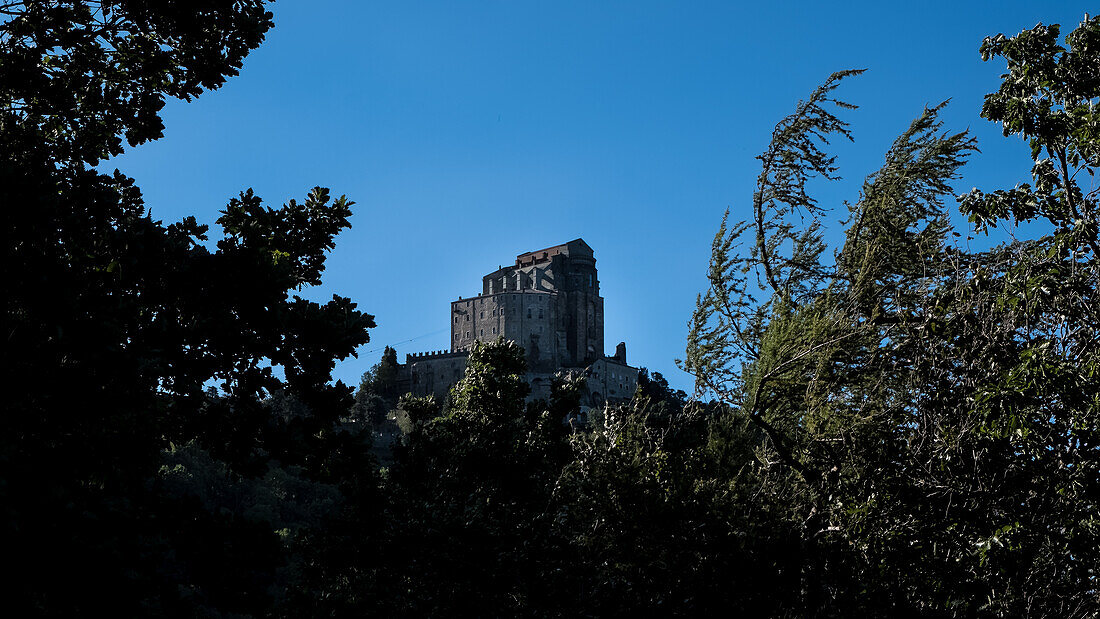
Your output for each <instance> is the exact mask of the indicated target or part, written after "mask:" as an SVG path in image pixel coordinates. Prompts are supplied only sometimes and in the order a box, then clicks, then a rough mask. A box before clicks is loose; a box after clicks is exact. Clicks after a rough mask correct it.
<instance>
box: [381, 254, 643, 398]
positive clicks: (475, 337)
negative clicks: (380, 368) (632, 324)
mask: <svg viewBox="0 0 1100 619" xmlns="http://www.w3.org/2000/svg"><path fill="white" fill-rule="evenodd" d="M450 323H451V349H450V350H449V351H435V352H424V353H414V354H410V355H406V357H405V363H404V364H403V365H401V366H400V372H399V376H400V379H399V380H400V381H401V382H402V383H404V384H403V385H400V387H402V389H401V391H402V392H412V393H413V394H415V395H428V394H434V395H436V396H437V397H442V396H444V395H445V394H446V393H447V390H448V389H450V388H451V386H452V385H454V384H455V383H456V382H458V380H459V379H461V378H462V375H463V373H464V371H465V369H466V357H467V355H468V354H469V350H470V347H471V346H472V345H473V343H474V342H475V341H482V342H488V341H494V340H496V339H497V338H499V337H503V338H504V339H506V340H512V341H514V342H516V343H518V344H519V345H521V346H523V348H524V349H525V350H526V351H527V365H528V374H527V381H528V382H529V383H530V385H531V397H532V398H549V397H550V379H551V377H553V375H554V374H555V373H557V372H559V371H563V370H564V371H569V370H572V371H575V372H579V373H583V374H585V375H586V376H587V377H588V381H587V385H588V387H587V393H586V394H585V395H584V398H583V401H582V403H583V404H585V405H588V406H601V405H602V404H603V403H604V402H607V401H615V400H621V399H627V398H630V397H631V396H632V395H633V394H634V390H635V388H636V387H637V382H638V369H637V368H634V367H631V366H629V365H627V363H626V344H625V343H622V342H620V343H619V345H618V346H616V347H615V354H614V355H606V354H604V347H603V346H604V342H603V297H601V296H600V280H599V279H598V278H597V277H596V257H595V255H594V254H593V252H592V248H591V247H589V246H588V244H587V243H585V242H584V241H583V240H582V239H576V240H573V241H569V242H568V243H565V244H562V245H556V246H554V247H547V248H546V249H540V250H538V251H532V252H527V253H525V254H520V255H519V256H516V263H515V264H514V265H512V266H508V267H504V268H501V269H497V270H496V271H493V272H492V273H489V274H488V275H486V276H485V277H483V278H482V279H481V294H479V295H477V296H475V297H470V298H462V297H459V298H458V300H457V301H452V302H451V314H450Z"/></svg>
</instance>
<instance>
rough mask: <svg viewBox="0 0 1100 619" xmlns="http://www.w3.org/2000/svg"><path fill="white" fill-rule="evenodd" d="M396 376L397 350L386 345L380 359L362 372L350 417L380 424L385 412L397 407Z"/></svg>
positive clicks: (375, 424) (384, 418)
mask: <svg viewBox="0 0 1100 619" xmlns="http://www.w3.org/2000/svg"><path fill="white" fill-rule="evenodd" d="M397 377H398V363H397V351H396V350H394V349H393V348H392V347H390V346H386V348H385V350H384V351H383V352H382V359H381V360H380V361H379V362H378V363H376V364H374V366H372V367H371V369H369V370H367V371H366V372H364V373H363V378H362V379H361V380H360V381H359V389H357V390H356V392H355V405H354V406H353V407H352V417H354V418H357V419H363V420H367V421H368V422H370V424H371V425H372V426H374V427H378V426H380V425H381V424H382V423H383V422H384V421H385V420H386V416H387V414H388V413H389V412H390V411H391V410H393V409H395V408H397V400H398V396H400V395H401V394H400V393H398V391H397V389H398V387H397Z"/></svg>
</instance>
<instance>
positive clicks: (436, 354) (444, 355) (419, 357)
mask: <svg viewBox="0 0 1100 619" xmlns="http://www.w3.org/2000/svg"><path fill="white" fill-rule="evenodd" d="M468 354H469V353H468V352H466V351H465V350H457V351H450V350H429V351H427V352H414V353H408V354H406V355H405V363H413V362H415V361H424V360H426V359H449V358H456V357H465V356H466V355H468Z"/></svg>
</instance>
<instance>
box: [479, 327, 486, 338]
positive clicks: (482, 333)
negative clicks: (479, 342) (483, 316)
mask: <svg viewBox="0 0 1100 619" xmlns="http://www.w3.org/2000/svg"><path fill="white" fill-rule="evenodd" d="M478 337H485V329H482V330H481V335H480V336H478Z"/></svg>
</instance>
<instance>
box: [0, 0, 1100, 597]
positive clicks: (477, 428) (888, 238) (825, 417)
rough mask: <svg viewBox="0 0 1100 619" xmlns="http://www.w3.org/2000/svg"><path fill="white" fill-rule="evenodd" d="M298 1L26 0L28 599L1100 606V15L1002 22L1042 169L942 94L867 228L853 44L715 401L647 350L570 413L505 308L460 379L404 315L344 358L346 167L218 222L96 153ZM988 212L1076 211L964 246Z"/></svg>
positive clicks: (152, 123) (2, 183) (23, 359)
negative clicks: (530, 380) (834, 227)
mask: <svg viewBox="0 0 1100 619" xmlns="http://www.w3.org/2000/svg"><path fill="white" fill-rule="evenodd" d="M267 8H268V7H267V3H265V2H263V1H262V0H252V1H240V0H233V1H230V0H209V1H205V2H201V3H198V4H197V5H196V4H194V3H175V2H141V1H107V0H104V1H98V2H92V1H85V0H61V1H53V2H33V1H26V2H23V1H13V2H6V3H2V4H0V11H2V14H3V19H2V20H0V104H2V106H3V107H2V109H0V187H2V188H3V189H2V190H0V191H2V194H0V195H2V197H3V204H4V209H3V211H4V225H5V229H6V230H7V232H8V242H7V243H6V246H5V252H6V254H5V258H6V260H5V265H6V267H5V277H4V288H5V290H4V292H5V294H4V296H5V308H6V309H5V311H6V314H5V316H6V325H7V327H6V330H7V334H8V336H7V339H6V349H5V351H6V352H5V358H6V359H7V360H8V364H7V365H8V372H9V385H10V387H9V389H8V392H9V394H10V395H9V397H8V399H7V401H6V406H5V414H4V415H3V416H2V418H0V419H2V421H0V424H2V426H0V462H2V463H3V467H2V468H0V505H2V506H3V509H2V516H0V523H2V526H3V527H4V533H5V536H6V539H7V540H9V546H8V554H7V556H8V558H9V563H10V564H12V565H17V566H18V567H19V569H18V570H16V571H15V573H14V574H13V575H11V576H9V577H8V581H7V585H8V586H9V589H10V590H11V591H13V592H14V593H13V595H11V596H9V600H8V605H9V606H8V609H9V613H10V614H12V615H13V616H42V615H49V616H100V615H104V614H111V615H124V616H126V615H133V616H159V615H173V616H209V617H223V616H224V617H230V616H234V617H239V616H286V617H291V616H293V617H300V616H346V615H354V616H361V615H369V614H378V615H398V616H466V615H477V616H516V615H523V616H560V617H573V616H630V615H635V616H636V615H642V616H646V615H652V614H655V613H656V614H660V615H669V616H692V617H695V616H711V615H722V616H729V615H737V614H745V615H748V616H898V615H902V616H904V615H916V614H920V615H924V616H943V617H972V616H991V617H992V616H998V617H999V616H1010V617H1016V616H1058V617H1093V616H1096V615H1097V614H1098V613H1100V587H1098V583H1097V574H1096V567H1097V566H1098V565H1100V500H1098V499H1100V435H1098V431H1100V352H1098V347H1100V331H1098V329H1097V325H1098V324H1100V306H1098V304H1097V297H1096V291H1097V283H1098V278H1100V231H1098V226H1100V204H1098V201H1100V190H1098V189H1097V186H1096V183H1095V181H1094V178H1095V177H1094V174H1095V171H1096V168H1097V165H1098V164H1100V117H1098V116H1097V113H1096V106H1097V103H1100V18H1095V17H1093V18H1090V17H1087V16H1086V18H1085V20H1084V21H1083V22H1082V23H1081V24H1079V25H1078V26H1076V27H1075V28H1074V29H1073V30H1071V31H1069V32H1068V33H1065V34H1064V35H1063V32H1062V30H1061V29H1060V28H1059V27H1058V26H1057V25H1049V26H1048V25H1042V24H1040V25H1039V26H1036V27H1035V28H1032V29H1029V30H1025V31H1023V32H1021V33H1019V34H1016V35H1013V36H1006V35H1003V34H999V35H996V36H991V37H988V38H987V39H985V41H984V42H982V43H981V45H980V49H979V53H980V54H981V57H982V58H983V59H984V60H987V61H990V62H998V63H1000V62H1003V63H1005V65H1006V67H1007V68H1006V73H1005V74H1004V75H1003V76H1002V83H1001V86H1000V88H999V89H998V90H997V91H996V92H993V93H990V94H988V95H987V96H986V98H985V103H984V105H983V107H982V110H981V116H982V118H984V119H986V120H987V121H990V122H994V123H998V124H999V125H1001V126H1002V127H1003V130H1004V135H1005V136H1006V137H1010V138H1013V139H1016V138H1019V139H1023V140H1025V141H1027V143H1028V144H1029V146H1030V153H1031V159H1032V161H1031V163H1032V172H1031V178H1027V179H1021V180H1020V183H1019V184H1017V185H1016V186H1014V187H1011V188H996V187H992V188H981V189H975V190H973V191H971V192H969V193H965V194H962V195H957V194H956V189H955V187H954V183H955V182H956V181H957V180H958V179H959V177H960V173H961V172H960V171H961V170H962V168H963V166H964V165H965V163H966V161H967V160H969V159H973V158H976V157H981V156H982V154H981V152H980V151H979V150H978V146H979V145H978V144H977V143H976V141H975V140H974V138H973V137H972V136H971V135H970V134H969V133H968V132H967V131H957V130H956V131H951V130H948V129H946V128H945V127H944V126H943V125H944V123H943V121H941V119H940V113H941V111H942V109H943V105H937V106H932V107H926V108H924V109H923V110H922V111H920V112H919V114H917V115H916V118H915V119H914V120H913V121H912V123H911V124H910V126H909V127H908V129H906V130H905V131H904V132H903V133H902V134H901V135H900V136H899V137H898V138H897V139H896V140H895V141H894V143H893V145H892V146H891V147H890V149H889V150H888V151H887V153H886V154H885V156H884V157H883V163H882V165H881V167H880V168H879V169H878V170H876V171H874V172H873V173H871V174H870V175H868V176H867V178H866V180H865V181H864V182H863V184H862V188H861V190H860V191H859V194H858V195H857V196H854V197H853V199H852V201H851V202H850V203H849V204H848V205H847V208H848V209H849V212H848V214H847V215H848V219H847V223H846V224H845V227H844V234H843V239H842V242H841V243H840V244H839V245H838V246H836V247H829V246H828V245H827V243H826V235H825V232H824V231H825V214H826V209H827V208H829V207H835V206H837V205H828V204H822V203H821V202H820V201H819V200H817V199H816V198H815V196H814V195H813V193H812V189H813V187H814V183H813V180H814V179H830V178H833V177H835V176H837V174H838V164H837V161H836V159H835V157H834V155H833V154H831V153H830V151H829V143H828V140H829V139H830V138H838V137H839V138H843V139H854V138H855V137H857V136H854V135H853V134H852V132H851V131H850V129H849V125H848V124H847V121H846V120H845V118H846V117H847V116H848V115H849V114H855V113H857V112H856V111H855V106H854V105H851V104H850V103H848V102H847V101H846V100H845V99H842V98H841V97H840V94H839V93H841V92H842V91H843V88H844V84H845V82H846V81H847V80H852V79H859V77H858V76H859V73H860V71H858V70H844V71H840V72H837V73H834V74H833V75H832V76H830V77H828V78H827V79H826V80H825V82H824V83H823V84H822V85H821V86H820V87H818V88H817V89H815V90H813V91H812V92H810V93H809V95H808V98H807V99H805V100H804V101H801V102H799V103H798V104H797V105H796V106H795V107H794V111H793V112H792V113H791V114H790V115H788V116H786V117H784V118H782V119H780V120H779V122H778V124H777V125H776V127H775V130H774V132H773V134H772V138H771V142H770V144H769V145H768V147H767V148H766V149H765V151H764V152H763V153H762V154H761V155H760V156H759V157H758V158H757V160H758V163H759V165H760V172H759V176H758V177H757V180H756V184H755V186H754V187H752V188H751V189H750V190H749V191H747V192H746V193H747V197H748V198H751V200H750V201H749V203H750V204H751V209H750V211H749V217H748V218H747V219H746V220H745V221H740V222H739V221H734V220H731V219H730V217H729V213H727V215H726V217H724V218H723V219H722V221H721V224H720V227H719V230H718V232H717V234H716V235H715V237H714V242H713V245H712V251H711V260H710V265H709V269H708V271H707V273H708V285H707V288H706V290H704V291H702V293H701V294H700V296H699V298H698V302H697V308H696V310H695V313H694V315H693V316H692V318H691V321H690V324H689V327H690V332H689V334H688V338H687V342H686V353H685V357H684V359H683V361H682V362H681V364H682V367H683V368H684V369H685V370H686V371H688V372H689V373H691V374H692V375H693V376H694V378H695V380H696V385H697V392H696V393H695V394H694V397H688V396H687V394H684V393H683V392H680V391H676V390H675V389H673V388H671V387H670V386H669V384H668V382H667V381H666V380H665V379H664V377H662V376H661V375H660V374H659V373H652V374H650V373H648V372H643V374H642V375H641V377H640V378H639V387H638V390H637V392H636V393H635V394H634V397H633V398H632V399H631V400H630V401H629V402H626V403H620V404H615V405H609V406H607V407H606V408H604V409H603V410H599V411H593V412H592V414H591V415H590V416H589V419H590V422H589V423H588V424H585V425H577V424H569V423H565V420H567V419H570V418H574V419H575V416H574V415H573V413H575V412H576V411H577V410H578V408H579V406H580V401H579V394H580V393H582V392H583V388H582V382H581V381H583V380H584V379H583V377H577V376H559V377H558V378H557V379H556V380H555V381H554V384H553V386H552V390H551V394H552V395H551V397H550V399H549V401H545V400H532V399H531V398H530V397H529V394H530V389H529V387H528V385H527V384H526V382H525V379H524V375H525V373H526V356H525V354H524V350H523V348H522V347H520V346H519V345H517V344H515V343H514V342H508V341H504V340H498V341H495V342H482V343H479V344H477V345H476V346H475V347H474V349H473V350H472V351H471V353H470V357H469V362H468V364H467V367H466V370H465V374H464V376H463V378H462V379H461V381H460V382H459V383H458V384H457V385H455V387H454V388H453V389H452V390H451V392H450V394H449V395H448V397H446V398H443V399H442V400H437V399H435V398H430V397H429V398H415V397H412V396H411V395H409V394H402V393H399V392H398V390H397V381H396V379H395V376H396V372H397V367H398V362H397V355H396V351H394V350H393V349H392V348H389V347H387V348H386V352H385V354H384V355H383V358H382V361H381V362H380V363H379V364H378V365H376V366H375V367H374V368H372V369H371V371H370V372H368V373H367V374H366V375H365V376H364V377H363V380H362V382H361V383H360V385H359V387H358V389H357V390H355V391H353V390H352V388H351V387H349V386H347V385H344V384H343V383H341V382H338V381H337V382H334V381H333V380H332V371H333V368H334V367H335V364H336V362H338V361H339V360H341V359H345V358H347V357H348V356H350V355H353V354H354V353H355V351H356V349H357V348H358V347H359V346H360V345H362V344H364V343H366V342H367V341H368V340H369V336H368V331H369V329H371V328H372V327H374V318H373V317H372V316H370V315H369V314H366V313H364V312H363V311H361V310H360V309H359V308H358V306H357V304H356V303H355V302H353V301H352V300H351V299H349V298H345V297H341V296H333V297H332V299H331V300H328V301H326V302H316V301H311V300H308V299H306V298H305V297H304V296H303V292H302V291H303V289H304V288H305V287H307V286H312V285H316V284H318V283H320V282H321V281H322V277H323V274H324V272H325V265H326V258H327V256H328V255H329V252H331V251H332V249H333V248H334V247H335V239H336V237H337V235H338V234H339V233H340V232H341V231H343V230H346V229H347V228H348V227H349V226H350V222H349V218H350V216H351V213H352V207H353V206H354V203H353V202H352V201H351V200H349V199H347V198H345V197H339V198H334V197H333V196H332V194H331V193H330V191H329V190H328V189H325V188H321V187H315V188H313V189H311V190H308V191H307V192H306V193H305V198H304V199H303V200H301V201H298V200H290V201H288V202H287V203H286V204H284V205H282V206H279V207H272V206H268V205H266V204H265V203H264V202H263V200H261V198H260V197H258V196H257V195H255V194H254V192H253V191H252V190H251V189H247V188H245V189H244V190H243V191H241V192H240V194H239V195H238V196H236V197H231V198H229V199H228V200H227V203H226V205H225V207H224V209H223V210H222V211H221V214H220V217H219V219H218V220H217V222H216V225H217V226H218V227H220V234H218V236H217V237H216V238H218V239H219V240H217V241H216V242H212V241H211V240H210V237H209V236H208V233H209V228H208V226H206V225H203V224H200V223H199V222H198V221H197V220H196V219H195V218H194V217H187V218H185V219H183V220H181V221H178V222H171V223H167V224H166V223H164V222H162V221H158V220H155V219H154V218H153V217H152V216H151V214H150V212H149V208H148V207H147V206H146V204H145V203H144V200H143V198H142V193H141V191H140V189H139V186H138V183H137V181H135V180H134V179H131V178H129V177H127V176H125V175H124V174H122V173H120V172H118V171H115V172H113V173H109V174H108V173H103V172H101V171H100V170H99V168H98V167H97V166H99V165H101V164H102V162H103V161H104V160H105V159H107V158H108V157H110V156H113V155H117V154H119V153H121V152H123V151H124V150H125V149H126V148H127V147H130V148H137V147H140V145H141V144H143V143H146V142H149V141H151V140H156V139H158V138H159V137H161V134H162V131H163V128H164V126H163V122H162V118H161V112H162V110H163V108H164V105H165V102H166V101H167V100H168V99H173V98H175V99H182V100H187V101H189V100H191V99H193V98H195V97H198V96H210V94H209V93H208V92H207V91H212V90H216V89H218V88H219V87H220V86H221V85H222V84H224V83H225V81H226V80H227V79H230V78H232V77H233V76H235V75H236V74H237V72H238V71H239V70H241V68H242V66H243V65H242V63H243V60H244V58H245V57H246V56H247V55H248V53H250V52H251V51H252V50H254V49H255V48H256V47H257V46H259V45H260V44H261V43H262V42H263V40H264V37H265V35H266V33H267V32H268V31H269V29H270V28H271V27H272V16H271V14H270V12H268V10H267ZM870 104H874V102H870ZM918 110H919V108H918ZM956 208H957V209H958V212H959V213H961V214H962V215H963V216H965V217H967V218H968V219H969V224H970V225H971V226H972V228H973V229H974V230H976V231H977V232H987V231H990V230H992V229H995V228H999V227H1004V226H1014V225H1017V224H1021V223H1026V222H1032V221H1041V222H1043V223H1044V227H1043V228H1042V229H1043V230H1044V231H1045V232H1043V233H1041V234H1035V235H1033V236H1032V237H1031V238H1017V239H1013V240H1011V242H1005V243H1002V244H999V245H996V246H994V247H992V248H991V249H988V250H982V251H971V250H969V249H964V248H962V247H960V246H959V245H958V244H957V243H955V242H954V239H955V238H957V236H958V235H960V234H961V233H962V232H968V233H969V230H966V231H960V230H956V228H955V227H954V226H953V225H952V223H951V221H952V220H951V213H952V209H956ZM1029 229H1037V228H1029Z"/></svg>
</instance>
